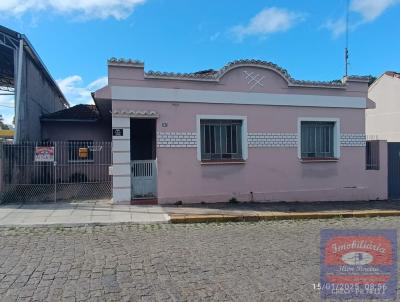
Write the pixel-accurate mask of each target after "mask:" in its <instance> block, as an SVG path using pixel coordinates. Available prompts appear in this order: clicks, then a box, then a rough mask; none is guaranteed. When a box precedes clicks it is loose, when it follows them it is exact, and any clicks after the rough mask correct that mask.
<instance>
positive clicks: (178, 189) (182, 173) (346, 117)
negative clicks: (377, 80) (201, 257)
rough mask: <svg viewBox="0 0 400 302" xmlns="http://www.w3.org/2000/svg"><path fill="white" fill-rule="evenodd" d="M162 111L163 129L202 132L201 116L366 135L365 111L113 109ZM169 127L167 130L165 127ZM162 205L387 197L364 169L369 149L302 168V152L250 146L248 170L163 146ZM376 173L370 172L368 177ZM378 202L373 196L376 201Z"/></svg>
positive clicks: (254, 127)
mask: <svg viewBox="0 0 400 302" xmlns="http://www.w3.org/2000/svg"><path fill="white" fill-rule="evenodd" d="M121 109H128V110H155V111H157V112H158V113H159V115H160V118H159V119H158V120H157V131H164V132H174V131H175V132H196V115H197V114H214V115H215V114H225V115H242V116H243V115H244V116H247V123H248V132H249V133H253V132H269V133H297V119H298V118H299V117H335V118H340V122H341V123H340V124H341V132H342V133H364V131H365V128H364V110H363V109H339V108H331V109H328V110H327V109H324V108H310V107H297V108H294V107H283V106H254V105H252V106H248V105H219V104H188V103H180V104H173V103H163V102H140V101H113V110H121ZM164 122H167V123H168V127H167V128H164V127H161V124H162V123H164ZM157 159H158V197H159V201H160V203H171V202H175V201H177V200H182V201H183V202H201V201H206V202H212V201H215V202H217V201H225V202H226V201H228V200H229V199H230V198H231V197H233V196H234V197H236V198H238V199H239V200H243V201H249V200H250V199H251V195H250V192H253V196H254V200H256V201H257V200H259V201H269V200H271V201H273V200H286V201H313V200H365V199H370V198H373V199H376V198H381V199H385V197H386V195H385V192H383V190H381V187H383V186H384V184H382V185H380V189H379V190H378V191H377V193H376V194H375V195H376V196H375V195H374V194H372V195H371V190H372V186H373V185H374V182H375V181H376V179H379V181H380V184H381V182H384V179H382V178H379V177H377V176H376V174H380V175H381V174H382V173H379V172H375V173H369V174H367V173H366V171H365V148H364V147H341V158H340V159H339V161H338V162H325V163H302V162H301V161H300V160H299V159H298V157H297V148H282V147H277V148H272V147H269V148H268V147H267V148H251V147H250V148H249V158H248V160H247V161H246V163H244V164H221V165H202V164H201V163H200V162H199V161H198V160H197V158H196V148H157ZM369 172H370V171H369ZM372 196H373V197H372Z"/></svg>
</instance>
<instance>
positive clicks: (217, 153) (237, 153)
mask: <svg viewBox="0 0 400 302" xmlns="http://www.w3.org/2000/svg"><path fill="white" fill-rule="evenodd" d="M200 130H201V159H202V160H227V159H243V156H242V121H241V120H201V121H200Z"/></svg>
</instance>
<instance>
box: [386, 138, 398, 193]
mask: <svg viewBox="0 0 400 302" xmlns="http://www.w3.org/2000/svg"><path fill="white" fill-rule="evenodd" d="M388 185H389V187H388V190H389V198H390V199H400V143H388Z"/></svg>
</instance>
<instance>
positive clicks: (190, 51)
mask: <svg viewBox="0 0 400 302" xmlns="http://www.w3.org/2000/svg"><path fill="white" fill-rule="evenodd" d="M345 12H346V0H324V1H320V0H304V1H293V0H280V1H278V0H276V1H273V0H263V1H262V0H252V1H245V0H235V1H232V0H219V1H215V0H78V1H63V0H25V1H20V0H1V1H0V24H1V25H3V26H6V27H9V28H11V29H13V30H15V31H18V32H21V33H24V34H25V35H26V36H27V37H28V39H29V40H30V42H31V43H32V44H33V46H34V48H35V49H36V51H37V53H38V54H39V56H40V57H41V59H42V61H43V62H44V63H45V65H46V67H47V68H48V70H49V71H50V73H51V75H52V76H53V78H54V79H56V80H57V82H58V84H59V86H60V88H61V90H62V91H63V92H64V94H65V96H66V97H67V99H68V101H69V102H70V103H71V105H75V104H78V103H90V102H91V97H90V92H92V91H95V90H97V89H99V88H101V87H102V86H104V85H106V84H107V59H109V58H111V57H117V58H121V57H122V58H132V59H139V60H142V61H144V62H145V69H146V70H147V71H148V70H158V71H172V72H192V71H198V70H204V69H209V68H213V69H219V68H221V67H222V66H224V65H225V64H226V63H228V62H230V61H233V60H236V59H260V60H266V61H271V62H273V63H276V64H278V65H279V66H281V67H283V68H285V69H287V70H288V72H289V73H290V75H291V76H292V77H294V78H296V79H300V80H334V79H340V78H342V76H343V74H344V47H345V41H346V39H345V36H346V35H345V28H346V26H345V24H346V23H345V20H346V18H345V17H346V13H345ZM399 18H400V0H349V53H350V58H349V74H352V75H374V76H379V75H380V74H382V73H383V72H385V71H387V70H393V71H400V55H399V54H400V39H399V36H400V29H399V25H398V19H399ZM396 23H397V24H396ZM5 106H7V107H5ZM12 106H13V98H10V97H0V114H1V115H3V116H4V117H5V120H6V121H7V122H10V121H11V120H12V116H13V111H14V109H12V108H9V107H12Z"/></svg>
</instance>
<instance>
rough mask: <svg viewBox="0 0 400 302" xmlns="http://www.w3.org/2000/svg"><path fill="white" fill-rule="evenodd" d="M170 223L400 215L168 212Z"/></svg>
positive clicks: (389, 212) (373, 213)
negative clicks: (188, 213) (202, 213)
mask: <svg viewBox="0 0 400 302" xmlns="http://www.w3.org/2000/svg"><path fill="white" fill-rule="evenodd" d="M169 215H170V217H171V219H170V223H207V222H243V221H261V220H299V219H332V218H365V217H390V216H400V211H377V210H370V211H352V212H304V213H278V214H277V213H269V214H268V213H257V214H250V215H225V214H220V215H219V214H209V215H208V214H205V215H185V214H169Z"/></svg>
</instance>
